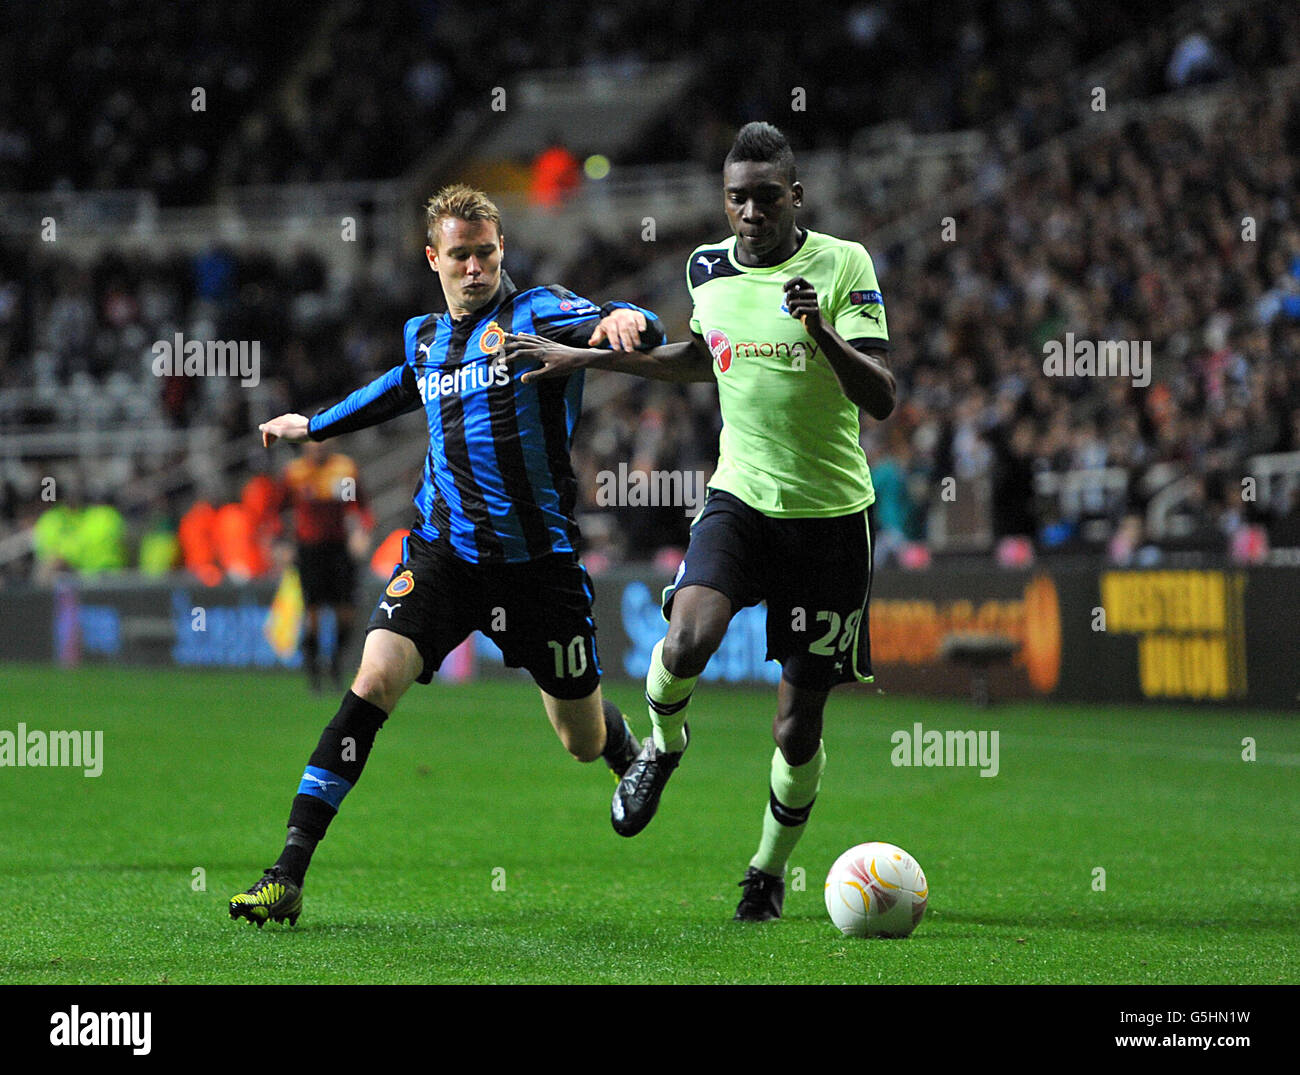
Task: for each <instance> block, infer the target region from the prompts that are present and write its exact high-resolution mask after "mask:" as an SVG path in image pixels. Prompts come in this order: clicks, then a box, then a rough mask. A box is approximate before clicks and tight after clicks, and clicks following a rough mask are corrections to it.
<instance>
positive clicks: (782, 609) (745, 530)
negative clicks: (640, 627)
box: [663, 489, 873, 690]
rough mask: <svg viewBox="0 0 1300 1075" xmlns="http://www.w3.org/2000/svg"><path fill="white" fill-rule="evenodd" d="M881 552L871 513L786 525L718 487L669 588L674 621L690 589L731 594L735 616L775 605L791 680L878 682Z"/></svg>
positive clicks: (771, 642) (667, 604)
mask: <svg viewBox="0 0 1300 1075" xmlns="http://www.w3.org/2000/svg"><path fill="white" fill-rule="evenodd" d="M871 550H872V542H871V520H870V515H869V510H868V511H859V512H855V513H854V514H852V515H837V516H833V517H830V518H825V519H777V518H773V517H772V516H769V515H764V514H763V513H762V512H761V511H757V510H756V509H754V508H751V507H750V506H749V505H748V504H746V503H745V502H744V501H743V500H741V499H740V498H739V497H736V496H733V495H732V494H731V493H728V492H724V491H723V490H721V489H710V490H709V495H708V499H707V500H706V501H705V504H704V510H703V511H701V512H700V514H699V517H698V518H697V519H696V520H695V522H694V524H693V525H692V526H691V541H690V545H689V546H688V548H687V550H686V558H685V559H684V560H683V561H682V564H681V567H680V568H679V569H678V572H677V578H676V579H674V580H673V584H672V585H671V586H670V587H668V588H667V589H666V590H664V596H663V610H664V617H665V618H666V619H670V618H671V616H672V605H673V596H674V595H675V594H676V593H677V591H678V590H681V589H684V588H685V587H687V586H707V587H709V588H710V589H713V590H718V591H719V592H721V593H723V594H726V596H727V597H729V598H730V599H731V611H732V615H735V613H736V612H738V611H739V610H740V609H742V608H748V607H750V606H751V605H757V604H759V603H760V602H766V604H767V658H768V660H777V661H780V662H781V675H782V677H783V678H784V679H786V680H788V681H789V682H790V683H792V684H793V685H794V686H796V687H801V688H804V689H807V690H830V689H831V688H832V687H834V686H837V685H838V684H840V683H852V682H854V681H855V680H858V681H860V682H863V683H870V682H871V681H872V678H873V677H872V674H871V646H870V639H869V637H868V632H867V605H868V603H869V601H870V599H871V575H872V551H871Z"/></svg>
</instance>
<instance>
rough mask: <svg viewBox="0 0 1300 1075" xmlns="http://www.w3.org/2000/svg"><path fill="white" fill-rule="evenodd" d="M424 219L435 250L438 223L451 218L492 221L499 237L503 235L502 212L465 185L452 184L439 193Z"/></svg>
mask: <svg viewBox="0 0 1300 1075" xmlns="http://www.w3.org/2000/svg"><path fill="white" fill-rule="evenodd" d="M424 217H425V223H426V225H427V226H428V231H429V245H430V246H432V247H433V248H434V249H435V250H436V249H437V248H438V242H437V238H436V236H435V233H436V232H437V230H438V222H439V221H442V220H447V219H449V218H450V219H455V220H468V221H474V220H490V221H491V222H492V223H493V224H495V225H496V226H497V235H498V236H500V235H501V210H500V209H498V208H497V207H496V205H495V204H493V202H492V199H491V198H489V197H488V196H487V195H486V194H484V193H483V192H482V191H481V190H475V189H474V188H473V187H470V186H466V185H465V184H464V183H452V184H451V185H450V186H446V187H443V188H442V190H440V191H438V193H437V194H435V195H434V196H433V197H432V198H430V199H429V203H428V205H427V206H426V207H425V210H424Z"/></svg>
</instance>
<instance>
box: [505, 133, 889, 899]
mask: <svg viewBox="0 0 1300 1075" xmlns="http://www.w3.org/2000/svg"><path fill="white" fill-rule="evenodd" d="M722 182H723V198H724V205H725V208H726V213H727V220H728V222H729V223H730V225H731V231H732V233H733V235H732V237H731V238H729V239H726V240H725V241H723V242H719V243H710V244H706V245H704V246H701V247H698V248H697V249H696V250H695V251H694V252H693V253H692V254H691V257H690V261H689V263H688V265H687V286H688V288H689V289H690V293H691V298H692V299H693V301H694V313H693V315H692V317H691V339H690V340H689V341H686V342H683V343H674V344H667V345H665V346H662V347H657V348H654V349H653V350H650V351H648V352H639V353H638V352H628V351H626V350H622V349H620V350H618V351H613V352H611V351H595V350H578V349H575V348H568V347H563V346H561V345H557V344H555V343H553V342H551V341H549V340H542V339H540V338H537V337H531V336H518V337H512V338H508V339H507V342H506V352H507V355H509V356H510V357H511V358H512V360H518V361H536V362H540V363H541V364H542V368H541V369H540V370H538V371H535V372H532V373H529V374H526V375H525V378H524V379H525V380H527V379H531V378H533V377H547V376H562V375H564V374H566V373H569V372H572V371H573V370H574V369H577V368H582V367H585V366H592V367H595V368H598V369H611V370H617V371H619V372H624V373H633V374H638V375H640V376H644V377H651V378H654V379H658V380H670V381H697V380H709V379H714V378H716V380H717V383H718V397H719V403H720V405H721V409H722V434H721V438H720V443H719V460H718V469H717V471H716V473H715V474H714V476H713V479H712V481H711V482H710V484H709V495H708V499H707V500H706V502H705V506H704V509H703V511H701V513H700V515H699V516H698V518H697V519H696V520H695V523H694V524H693V526H692V528H691V540H690V546H689V548H688V549H687V552H686V557H685V559H684V560H683V561H682V565H681V569H680V570H679V571H678V574H677V578H676V579H675V580H674V582H673V585H672V586H670V587H669V588H668V589H667V590H666V591H665V592H664V615H665V617H667V619H668V633H667V635H666V637H665V638H664V639H663V640H662V641H661V642H660V643H659V644H658V645H657V646H656V647H655V649H654V652H653V655H652V657H651V662H650V669H649V672H648V674H647V676H646V701H647V703H648V704H649V709H650V718H651V723H652V724H653V728H654V734H653V736H649V737H647V738H646V739H645V741H644V743H643V745H642V748H641V752H640V754H639V755H638V756H637V758H636V760H635V761H634V762H633V763H632V766H631V767H630V768H629V769H628V770H627V772H626V773H625V774H624V776H623V778H622V780H621V781H620V782H619V785H618V788H617V790H616V791H615V793H614V800H613V803H612V806H611V820H612V822H613V825H614V828H615V830H616V831H617V832H619V833H620V834H621V835H624V836H635V835H636V834H637V833H639V832H640V831H641V830H642V829H644V828H645V826H646V825H647V824H649V822H650V819H651V818H652V817H654V814H655V811H656V809H657V808H658V805H659V798H660V795H661V794H662V792H663V789H664V786H665V784H666V783H667V781H668V778H669V776H670V775H671V774H672V773H673V771H674V770H675V769H676V768H677V766H678V764H679V762H680V761H681V759H682V756H683V753H684V751H685V750H686V746H687V743H688V741H689V729H688V727H687V725H686V709H687V704H688V703H689V701H690V698H691V693H692V691H693V690H694V689H695V684H696V681H697V680H698V678H699V676H700V673H702V672H703V671H704V668H705V665H706V664H707V663H708V661H709V658H710V657H711V656H712V655H713V654H714V652H715V651H716V650H717V648H718V646H719V645H720V644H721V642H722V637H723V635H724V634H725V632H726V629H727V625H728V624H729V623H730V621H731V618H732V617H733V616H734V615H735V614H736V612H737V611H739V610H740V609H741V608H745V607H748V606H751V605H756V604H758V603H759V602H760V601H766V603H767V649H768V657H769V658H770V659H775V660H779V661H780V662H781V681H780V684H779V686H778V689H777V712H776V718H775V720H774V721H773V724H772V735H773V738H774V739H775V740H776V747H777V749H776V751H775V753H774V754H773V755H772V767H771V778H770V787H769V796H768V806H767V810H766V811H765V813H764V816H763V834H762V838H761V840H760V842H759V847H758V852H757V853H756V854H755V855H754V857H753V859H751V860H750V864H749V868H748V870H747V871H746V872H745V877H744V879H743V880H742V881H741V882H740V884H741V886H742V887H743V889H744V892H743V895H742V897H741V900H740V905H739V907H738V908H737V909H736V914H735V918H736V919H737V920H739V921H759V922H761V921H769V920H771V919H775V918H780V916H781V908H782V904H783V901H784V898H785V870H786V865H787V863H788V862H789V859H790V854H791V852H792V851H793V850H794V847H795V845H796V844H797V843H798V841H799V838H800V836H802V835H803V830H804V828H805V827H806V825H807V821H808V816H809V812H810V811H811V809H812V805H813V801H814V800H815V799H816V797H817V792H818V790H819V789H820V786H821V778H822V773H823V770H824V768H825V764H826V752H825V749H824V748H823V745H822V713H823V710H824V708H825V704H826V698H827V696H828V694H829V692H830V690H831V688H832V687H835V686H836V685H838V684H840V683H846V682H852V681H853V680H854V679H855V678H856V679H859V680H862V681H863V682H870V680H871V667H870V652H869V644H868V635H867V602H868V600H869V598H870V593H871V572H872V554H871V531H870V523H869V519H868V516H867V509H868V508H869V506H870V505H871V504H872V503H873V502H874V501H875V492H874V490H873V489H872V486H871V472H870V470H869V469H868V467H867V461H866V457H865V455H864V454H863V451H862V447H861V445H860V443H859V432H860V427H859V413H858V412H859V409H861V410H863V411H866V413H867V414H869V415H870V416H871V417H872V418H875V419H877V420H883V419H885V418H887V417H889V415H890V413H891V412H892V411H893V409H894V404H895V400H896V387H895V382H894V377H893V375H892V374H891V373H890V372H889V369H888V367H887V365H886V357H885V356H886V353H887V350H888V347H889V336H888V331H887V328H886V324H885V308H884V301H883V299H882V297H881V294H880V287H879V284H878V282H877V280H876V274H875V269H874V268H873V266H872V263H871V258H870V257H869V256H868V254H867V252H866V250H865V249H863V247H862V246H861V245H860V244H858V243H854V242H849V241H846V240H843V239H837V238H834V237H833V236H830V235H823V234H820V233H818V232H813V231H809V230H807V229H805V228H801V227H800V226H799V225H798V223H797V221H796V213H797V210H798V209H799V208H800V206H801V205H802V202H803V188H802V186H801V185H800V184H799V183H798V182H797V181H796V178H795V162H794V154H793V153H792V151H791V149H790V146H789V143H788V142H787V141H786V139H785V137H784V136H783V135H782V134H781V132H780V131H778V130H777V129H776V128H775V127H773V126H771V125H770V124H767V123H750V124H747V125H746V126H745V127H744V128H742V129H741V131H740V133H739V134H738V135H737V137H736V141H735V144H734V145H733V146H732V148H731V151H730V153H728V155H727V159H726V162H725V164H724V166H723V172H722ZM616 346H617V345H616Z"/></svg>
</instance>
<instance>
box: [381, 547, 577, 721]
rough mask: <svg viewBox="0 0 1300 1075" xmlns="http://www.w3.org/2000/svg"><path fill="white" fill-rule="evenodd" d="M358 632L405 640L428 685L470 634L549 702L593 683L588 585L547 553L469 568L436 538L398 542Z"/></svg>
mask: <svg viewBox="0 0 1300 1075" xmlns="http://www.w3.org/2000/svg"><path fill="white" fill-rule="evenodd" d="M402 551H403V558H402V562H401V563H400V564H398V565H397V566H396V567H395V568H394V569H393V575H392V578H390V579H389V580H388V585H387V586H386V587H385V588H384V593H383V596H382V597H381V598H380V600H379V604H378V605H377V606H376V608H375V611H374V613H373V614H372V615H371V617H370V622H369V623H368V624H367V625H366V631H367V632H370V631H374V630H378V629H380V628H382V629H383V630H385V631H393V632H395V633H396V634H399V635H403V636H404V637H406V638H409V639H410V640H411V641H412V642H414V643H415V646H416V649H418V650H419V652H420V657H421V658H422V659H423V660H424V669H423V671H422V672H421V673H420V675H419V677H418V679H417V681H418V682H420V683H428V682H430V681H431V680H432V679H433V674H434V672H436V671H437V670H438V667H439V666H440V665H441V664H442V661H443V658H445V657H446V656H447V654H448V653H450V652H451V651H452V650H453V649H455V648H456V647H457V646H459V645H460V644H461V643H462V642H463V641H465V639H466V638H467V637H469V635H470V633H471V632H473V631H482V632H483V633H484V634H485V635H487V636H488V637H489V638H491V639H492V641H493V642H495V643H496V644H497V645H498V646H499V647H500V648H501V653H502V656H503V657H504V658H505V663H506V664H507V665H509V666H510V667H511V668H526V669H527V670H528V672H529V673H530V674H531V675H532V677H533V680H534V682H535V683H536V684H537V685H538V686H539V687H540V688H541V689H542V690H544V691H545V692H546V693H547V694H550V695H552V696H553V697H556V698H585V697H586V696H587V695H589V694H590V693H591V692H592V691H594V690H595V689H596V685H597V684H598V683H599V682H600V662H599V661H598V660H597V657H596V621H595V619H594V618H593V617H592V614H591V602H592V597H593V594H592V589H591V579H590V578H589V577H588V576H587V572H586V569H585V568H583V566H582V564H581V563H580V562H579V560H578V558H577V556H575V555H574V554H572V553H552V554H551V555H549V556H543V557H541V558H540V559H537V560H530V561H528V562H527V563H519V564H472V563H470V562H469V561H467V560H462V559H461V558H460V557H459V556H457V555H456V554H455V553H454V552H452V551H451V546H450V545H449V544H448V543H447V542H446V541H425V540H424V539H423V538H421V537H420V536H419V535H417V534H411V535H410V536H409V537H407V539H406V542H405V544H404V545H403V548H402Z"/></svg>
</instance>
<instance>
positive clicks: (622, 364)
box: [505, 333, 713, 383]
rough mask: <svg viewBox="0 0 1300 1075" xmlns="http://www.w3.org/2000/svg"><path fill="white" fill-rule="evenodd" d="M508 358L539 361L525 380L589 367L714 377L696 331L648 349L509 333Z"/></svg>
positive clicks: (665, 377)
mask: <svg viewBox="0 0 1300 1075" xmlns="http://www.w3.org/2000/svg"><path fill="white" fill-rule="evenodd" d="M505 360H506V361H507V362H511V363H518V364H520V365H528V364H530V363H533V362H535V363H537V364H538V366H539V368H538V369H535V370H529V371H528V372H527V373H525V374H524V375H523V376H522V377H520V378H519V379H520V380H521V381H524V382H525V383H527V382H528V381H535V380H540V379H542V378H544V377H567V376H568V375H569V374H571V373H575V372H577V371H578V370H581V369H588V368H590V369H598V370H613V371H614V372H615V373H630V374H633V375H634V376H637V377H648V378H649V379H651V380H653V381H677V382H679V383H685V382H689V381H712V380H713V369H712V362H713V356H712V355H710V354H709V348H708V346H707V345H706V344H705V342H704V339H703V337H701V336H698V335H696V334H694V333H692V334H691V339H689V340H685V341H683V342H681V343H666V344H663V345H662V346H659V347H655V348H652V349H651V350H649V351H606V350H603V349H596V348H583V347H568V346H566V345H565V344H562V343H556V342H555V341H554V340H548V339H545V338H544V337H542V336H534V335H531V334H528V333H520V334H518V335H508V336H507V337H506V341H505Z"/></svg>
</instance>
